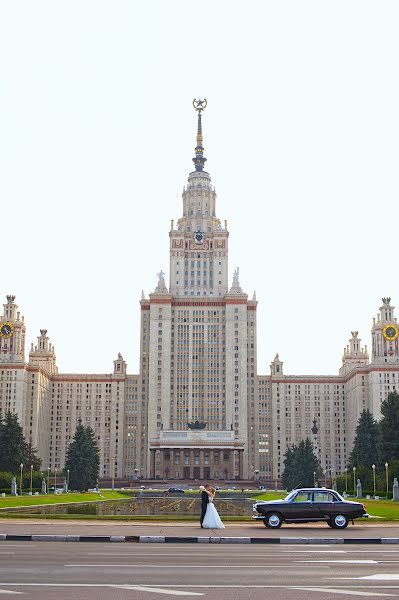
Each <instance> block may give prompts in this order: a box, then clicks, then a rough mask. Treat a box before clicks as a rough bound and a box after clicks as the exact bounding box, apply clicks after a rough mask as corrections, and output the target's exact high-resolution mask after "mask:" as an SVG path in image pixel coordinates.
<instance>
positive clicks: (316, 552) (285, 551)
mask: <svg viewBox="0 0 399 600" xmlns="http://www.w3.org/2000/svg"><path fill="white" fill-rule="evenodd" d="M282 552H283V554H346V553H347V550H321V552H318V551H317V550H298V551H297V552H296V551H295V550H283V551H282ZM249 556H253V554H250V555H249ZM270 556H276V555H275V554H271V555H270Z"/></svg>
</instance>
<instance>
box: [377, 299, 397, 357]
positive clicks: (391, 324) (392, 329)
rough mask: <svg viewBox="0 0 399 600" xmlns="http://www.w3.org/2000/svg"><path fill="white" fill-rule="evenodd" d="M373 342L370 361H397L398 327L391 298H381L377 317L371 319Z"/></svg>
mask: <svg viewBox="0 0 399 600" xmlns="http://www.w3.org/2000/svg"><path fill="white" fill-rule="evenodd" d="M371 337H372V342H373V351H372V359H371V360H372V363H376V364H385V363H388V364H398V363H399V346H398V341H399V340H398V337H399V328H398V325H397V319H396V317H395V307H394V306H391V298H383V299H382V306H380V312H379V314H378V315H377V319H373V327H372V328H371Z"/></svg>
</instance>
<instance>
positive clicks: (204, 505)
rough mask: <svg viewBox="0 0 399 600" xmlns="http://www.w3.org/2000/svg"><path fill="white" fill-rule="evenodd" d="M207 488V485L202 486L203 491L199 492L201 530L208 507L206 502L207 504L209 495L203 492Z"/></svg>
mask: <svg viewBox="0 0 399 600" xmlns="http://www.w3.org/2000/svg"><path fill="white" fill-rule="evenodd" d="M207 487H208V484H206V485H205V486H204V489H203V490H202V492H201V519H200V523H201V528H202V523H203V521H204V519H205V513H206V509H207V507H208V502H209V494H207V492H206V491H205V488H207Z"/></svg>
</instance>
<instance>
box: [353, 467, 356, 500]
mask: <svg viewBox="0 0 399 600" xmlns="http://www.w3.org/2000/svg"><path fill="white" fill-rule="evenodd" d="M352 470H353V495H354V496H356V467H353V469H352Z"/></svg>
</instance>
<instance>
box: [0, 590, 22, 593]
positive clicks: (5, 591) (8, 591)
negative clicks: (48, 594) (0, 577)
mask: <svg viewBox="0 0 399 600" xmlns="http://www.w3.org/2000/svg"><path fill="white" fill-rule="evenodd" d="M23 593H24V592H14V591H11V590H0V594H23Z"/></svg>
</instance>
